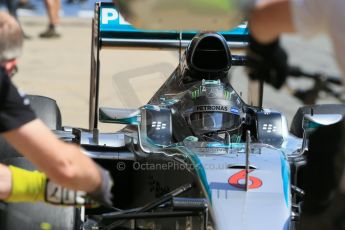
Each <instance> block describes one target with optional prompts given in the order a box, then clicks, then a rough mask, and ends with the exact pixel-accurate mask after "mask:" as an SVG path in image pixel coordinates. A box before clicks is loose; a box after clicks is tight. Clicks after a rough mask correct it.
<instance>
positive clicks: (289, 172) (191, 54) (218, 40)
mask: <svg viewBox="0 0 345 230" xmlns="http://www.w3.org/2000/svg"><path fill="white" fill-rule="evenodd" d="M92 38H93V39H92V50H91V87H90V114H89V115H90V127H89V129H87V130H86V129H80V128H67V127H66V128H63V127H61V124H60V125H59V127H52V128H53V129H56V128H57V129H60V130H57V131H55V133H56V135H58V136H59V137H60V138H61V139H63V140H66V141H70V142H74V143H77V144H79V145H81V146H82V147H83V148H84V149H85V151H86V153H87V154H88V156H90V157H91V158H93V159H95V160H96V161H97V162H99V163H100V164H101V165H102V166H103V167H105V168H107V169H108V170H110V171H111V174H112V176H113V178H114V181H115V186H114V189H113V195H114V199H113V204H114V207H113V208H112V209H107V208H99V209H90V210H89V209H83V208H82V209H78V208H68V209H66V210H65V211H61V212H59V213H58V212H56V213H55V214H54V210H55V209H54V208H53V207H50V206H47V207H46V206H45V207H43V208H42V209H40V210H41V212H45V213H48V214H49V215H50V216H52V218H53V220H51V219H49V217H47V216H46V217H45V218H46V219H45V220H42V219H39V220H37V218H38V217H31V219H30V221H32V220H33V219H34V220H35V221H33V222H34V223H36V224H40V225H39V226H41V228H43V227H42V223H44V222H48V223H49V224H50V225H49V226H51V227H52V228H53V229H54V228H56V229H73V228H74V229H220V230H224V229H296V228H297V227H298V220H299V215H300V208H299V207H300V206H299V203H300V201H302V200H303V195H304V192H303V190H302V189H300V188H299V187H302V188H303V183H302V182H301V180H300V174H301V173H302V172H303V170H302V169H303V166H304V164H305V157H304V151H305V149H306V148H307V141H308V135H309V133H310V132H311V131H312V130H313V129H315V127H318V126H320V125H328V124H332V123H335V122H337V121H339V120H340V119H341V118H342V115H341V113H340V112H339V113H338V112H334V113H333V114H325V113H327V111H329V110H328V109H324V108H325V106H314V107H303V108H301V109H299V110H298V112H297V114H296V116H295V119H294V121H293V124H292V128H291V130H293V133H292V134H291V133H289V129H288V126H287V122H286V118H285V117H284V115H283V114H281V113H280V112H278V111H274V110H272V109H263V108H262V106H261V105H262V93H263V90H262V89H263V87H262V84H259V85H258V87H257V89H258V94H257V95H256V97H254V99H257V102H258V103H254V102H253V103H245V102H244V101H243V100H242V98H241V96H240V95H239V94H238V93H237V92H236V91H235V90H234V88H233V87H232V85H231V84H230V82H229V74H230V73H229V70H230V69H231V67H232V66H235V65H240V66H243V65H245V57H244V56H237V55H232V54H231V50H232V49H235V48H241V47H245V45H246V38H247V31H246V29H245V26H239V27H238V28H236V29H234V30H232V31H229V32H221V33H200V34H197V33H195V32H185V33H179V32H173V31H140V30H136V29H134V28H133V27H131V26H130V25H128V24H127V23H126V22H125V21H124V20H123V18H122V17H121V16H119V14H118V12H117V11H116V9H115V8H114V6H113V5H112V4H110V3H98V4H96V6H95V17H94V19H93V32H92ZM106 47H145V48H157V47H158V48H177V49H182V48H186V49H185V51H184V53H183V55H181V58H180V63H179V65H178V66H177V68H176V69H175V70H174V71H173V73H172V74H171V75H170V77H169V78H168V79H167V81H166V82H165V83H164V84H163V85H162V86H161V87H160V88H159V90H158V91H157V92H156V93H155V94H154V95H153V96H152V98H151V99H150V100H149V101H148V102H147V104H146V105H143V106H141V107H140V108H135V109H116V108H102V107H100V108H99V106H98V103H99V102H98V100H99V99H98V98H99V82H100V54H99V53H100V49H101V48H106ZM229 47H230V49H229ZM252 93H253V92H252ZM54 106H55V107H54ZM54 106H53V107H54V108H56V105H55V104H54ZM328 106H330V107H332V108H334V107H336V106H334V105H328ZM310 108H312V109H310ZM338 110H339V111H340V110H344V108H342V109H338ZM54 111H55V112H54ZM54 111H53V110H48V113H50V116H53V117H55V118H56V117H58V116H59V115H56V114H57V112H56V109H55V110H54ZM310 111H312V112H311V113H310ZM319 113H323V114H319ZM57 120H58V121H57V122H61V118H58V119H57ZM98 122H103V123H116V124H125V125H126V126H125V127H124V128H123V129H121V130H120V131H118V132H114V133H100V132H99V130H98ZM302 137H303V138H302ZM12 163H13V162H12ZM34 206H35V205H27V206H26V207H25V209H26V212H30V210H33V208H34ZM16 207H17V208H16ZM35 207H37V206H35ZM17 210H18V205H14V204H12V205H7V207H5V211H4V213H5V214H3V213H2V219H3V220H4V224H3V225H2V226H5V227H4V228H8V229H15V227H13V226H25V222H24V224H22V225H20V224H21V223H20V222H21V220H22V219H23V218H18V216H16V215H11V213H16V212H17ZM42 210H43V211H42ZM45 210H49V211H45ZM9 213H10V214H9ZM25 215H29V214H25ZM36 215H37V213H36ZM42 215H44V214H43V213H42ZM35 218H36V219H35ZM26 224H27V223H26ZM27 226H28V225H26V227H27ZM32 226H34V225H32ZM54 226H55V227H54ZM17 229H18V228H17ZM26 229H28V228H26ZM33 229H37V225H36V226H35V227H33Z"/></svg>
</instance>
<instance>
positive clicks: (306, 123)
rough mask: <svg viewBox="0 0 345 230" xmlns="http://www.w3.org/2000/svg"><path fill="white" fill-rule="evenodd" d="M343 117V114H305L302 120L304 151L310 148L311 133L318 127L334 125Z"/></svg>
mask: <svg viewBox="0 0 345 230" xmlns="http://www.w3.org/2000/svg"><path fill="white" fill-rule="evenodd" d="M342 119H343V115H341V114H314V115H313V114H305V115H304V117H303V121H302V128H303V143H302V151H304V150H308V140H309V136H310V134H311V133H313V132H314V131H315V130H316V129H317V128H318V127H321V126H326V125H332V124H335V123H337V122H339V121H341V120H342Z"/></svg>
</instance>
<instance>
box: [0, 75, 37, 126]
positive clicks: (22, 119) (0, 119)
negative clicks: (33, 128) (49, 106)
mask: <svg viewBox="0 0 345 230" xmlns="http://www.w3.org/2000/svg"><path fill="white" fill-rule="evenodd" d="M35 118H36V115H35V113H34V112H33V111H32V109H31V107H30V101H29V99H28V98H27V97H26V96H25V95H24V94H21V93H20V92H19V91H18V90H17V88H16V87H15V86H14V85H13V84H12V82H11V79H10V78H9V77H8V76H7V74H5V73H4V71H3V70H2V69H1V68H0V133H2V132H6V131H10V130H13V129H16V128H19V127H20V126H22V125H24V124H26V123H28V122H29V121H32V120H34V119H35Z"/></svg>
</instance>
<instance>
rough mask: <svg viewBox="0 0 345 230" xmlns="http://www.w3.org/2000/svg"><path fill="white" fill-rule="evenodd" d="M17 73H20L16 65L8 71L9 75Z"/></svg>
mask: <svg viewBox="0 0 345 230" xmlns="http://www.w3.org/2000/svg"><path fill="white" fill-rule="evenodd" d="M16 73H18V66H17V65H15V66H13V68H12V69H11V70H10V71H9V72H8V73H7V75H8V76H9V77H13V76H14V75H15V74H16Z"/></svg>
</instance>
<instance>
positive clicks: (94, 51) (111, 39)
mask: <svg viewBox="0 0 345 230" xmlns="http://www.w3.org/2000/svg"><path fill="white" fill-rule="evenodd" d="M246 27H247V26H246V23H243V24H242V25H239V26H238V27H236V28H234V29H232V30H230V31H222V32H220V34H222V35H223V36H224V37H225V39H226V40H227V43H228V45H229V47H230V48H232V49H235V48H244V47H245V46H246V45H247V40H248V31H247V29H246ZM196 34H197V32H195V31H190V32H179V31H152V30H139V29H136V28H134V27H133V26H131V25H130V24H129V23H128V22H126V20H125V19H124V18H123V17H122V16H121V15H120V14H119V12H118V10H117V9H116V8H115V6H114V4H113V3H105V2H99V3H96V4H95V11H94V18H93V19H92V41H91V76H90V101H89V129H90V130H92V129H97V128H98V100H99V82H100V76H99V74H100V58H99V57H100V55H99V52H100V50H101V49H102V48H108V47H136V48H150V49H154V48H160V49H181V48H185V47H187V46H188V44H189V43H190V41H191V39H192V38H193V37H194V36H195V35H196ZM238 58H239V59H238V60H236V58H235V60H234V64H236V63H238V64H240V63H243V60H242V59H241V57H240V56H239V57H238Z"/></svg>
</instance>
